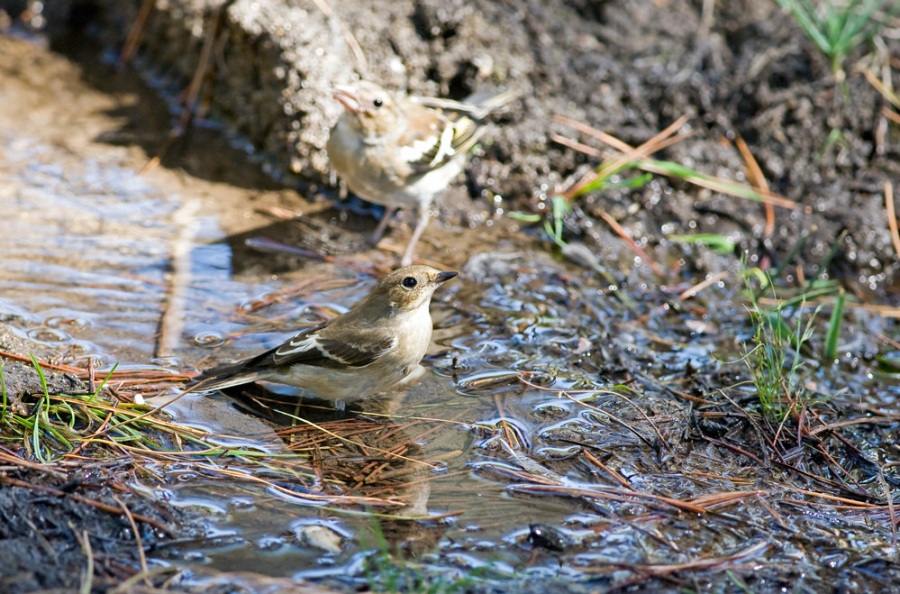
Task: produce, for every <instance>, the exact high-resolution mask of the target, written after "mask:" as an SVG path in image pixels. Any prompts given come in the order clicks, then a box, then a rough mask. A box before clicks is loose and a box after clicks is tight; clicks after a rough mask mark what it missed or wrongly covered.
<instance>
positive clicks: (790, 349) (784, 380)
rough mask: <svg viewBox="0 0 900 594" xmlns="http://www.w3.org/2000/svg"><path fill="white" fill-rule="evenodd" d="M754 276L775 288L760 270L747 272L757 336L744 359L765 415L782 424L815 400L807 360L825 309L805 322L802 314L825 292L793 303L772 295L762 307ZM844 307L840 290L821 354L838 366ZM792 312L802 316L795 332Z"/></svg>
mask: <svg viewBox="0 0 900 594" xmlns="http://www.w3.org/2000/svg"><path fill="white" fill-rule="evenodd" d="M754 272H755V273H756V274H755V276H756V278H758V279H759V280H760V281H761V282H762V285H763V287H764V288H766V287H769V288H771V283H770V282H769V278H768V276H766V275H765V273H763V272H761V271H758V270H757V269H753V270H752V271H748V272H745V273H744V274H745V281H746V282H747V284H748V293H749V294H750V306H749V308H748V309H749V313H750V321H751V323H752V324H753V336H752V338H751V339H750V341H749V345H748V346H745V347H744V357H743V360H744V362H745V364H746V365H747V368H748V370H749V371H750V375H751V377H752V379H753V384H754V386H755V387H756V392H757V395H758V396H759V404H760V407H761V409H762V412H763V413H764V414H765V415H766V416H768V417H769V418H772V419H775V420H779V421H781V420H784V419H785V418H786V417H787V416H788V415H790V414H792V413H794V412H797V411H798V410H800V409H802V408H805V407H807V406H808V405H809V404H811V403H812V401H813V399H814V396H813V391H812V390H811V389H809V388H808V387H807V385H806V382H805V377H806V372H805V368H806V367H807V366H808V365H807V359H808V355H809V354H811V353H812V352H813V349H812V344H811V343H812V340H813V337H814V335H815V322H816V318H817V316H818V314H819V311H820V310H821V309H822V305H819V306H817V307H816V308H815V310H813V313H812V314H811V315H809V316H808V317H806V318H805V319H804V316H803V311H804V308H805V305H806V304H807V303H808V302H809V301H808V299H809V298H810V297H813V296H814V295H815V296H818V295H819V294H820V293H818V292H815V293H814V292H813V291H810V292H805V293H804V294H801V295H799V296H798V297H796V298H793V299H788V300H779V299H777V298H775V296H774V291H773V299H772V300H771V301H772V303H771V305H763V304H761V303H760V299H759V298H758V294H757V292H756V291H754V290H752V289H751V288H750V287H749V285H750V277H752V276H754ZM832 292H833V289H832ZM843 305H844V295H843V292H842V291H838V297H837V299H836V301H835V304H834V309H833V310H832V315H831V317H830V319H829V323H828V328H827V330H826V336H825V340H824V344H823V348H822V353H821V354H822V356H823V358H824V359H826V360H829V359H830V360H832V361H833V360H834V357H835V356H836V353H837V341H838V338H839V336H840V327H841V319H842V316H843ZM789 312H798V313H797V314H796V321H795V322H794V324H793V327H792V325H791V317H792V316H791V315H790V313H789Z"/></svg>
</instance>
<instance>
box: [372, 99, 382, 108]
mask: <svg viewBox="0 0 900 594" xmlns="http://www.w3.org/2000/svg"><path fill="white" fill-rule="evenodd" d="M372 105H374V106H375V107H381V106H382V105H384V101H382V100H381V98H380V97H375V99H373V100H372Z"/></svg>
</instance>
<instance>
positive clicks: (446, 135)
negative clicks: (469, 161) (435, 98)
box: [397, 106, 484, 173]
mask: <svg viewBox="0 0 900 594" xmlns="http://www.w3.org/2000/svg"><path fill="white" fill-rule="evenodd" d="M415 107H418V109H411V110H409V111H410V112H411V113H410V114H409V117H410V119H411V120H415V119H417V118H420V119H423V120H424V121H426V122H427V121H429V120H431V121H432V122H431V124H430V125H429V124H422V123H421V122H415V121H413V122H412V123H411V124H410V126H409V129H408V130H407V132H406V133H405V134H403V135H401V136H400V137H399V138H398V139H397V144H398V145H399V146H402V147H405V148H404V150H403V151H402V152H401V154H400V157H401V158H402V159H403V160H404V161H405V162H406V164H407V165H408V166H409V167H410V168H411V170H412V172H413V173H427V172H428V171H432V170H434V169H438V168H440V167H441V166H442V165H444V164H445V163H447V162H448V161H450V160H452V159H454V158H455V157H457V156H460V155H465V154H466V153H467V152H469V149H471V148H472V147H473V146H475V143H476V142H478V139H479V138H480V137H481V134H482V133H483V131H484V129H483V128H482V127H481V126H480V125H479V124H478V123H477V122H476V121H475V120H473V119H472V118H470V117H469V116H467V115H466V114H465V113H464V112H461V111H454V110H436V109H435V110H428V109H425V108H422V107H420V106H415Z"/></svg>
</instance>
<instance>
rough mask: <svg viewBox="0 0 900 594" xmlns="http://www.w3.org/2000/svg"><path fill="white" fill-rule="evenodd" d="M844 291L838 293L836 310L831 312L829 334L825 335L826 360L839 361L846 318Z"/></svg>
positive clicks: (835, 304)
mask: <svg viewBox="0 0 900 594" xmlns="http://www.w3.org/2000/svg"><path fill="white" fill-rule="evenodd" d="M844 298H845V294H844V289H841V290H840V291H839V292H838V296H837V300H835V302H834V308H833V309H832V310H831V318H830V319H829V320H828V332H827V333H826V335H825V360H827V361H834V360H835V359H837V345H838V339H839V338H840V336H841V320H842V319H843V316H844Z"/></svg>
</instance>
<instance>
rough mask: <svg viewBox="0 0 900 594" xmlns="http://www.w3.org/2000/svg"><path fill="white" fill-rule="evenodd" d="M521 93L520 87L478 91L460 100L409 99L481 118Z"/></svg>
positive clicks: (435, 98)
mask: <svg viewBox="0 0 900 594" xmlns="http://www.w3.org/2000/svg"><path fill="white" fill-rule="evenodd" d="M521 95H522V89H516V88H513V89H507V90H505V91H496V90H494V91H479V92H477V93H473V94H472V95H469V96H468V97H466V98H465V99H464V100H462V101H454V100H453V99H440V98H438V97H410V99H412V100H413V101H415V102H416V103H420V104H422V105H424V106H426V107H432V108H435V109H445V110H448V111H458V112H461V113H464V114H466V115H467V116H469V117H471V118H472V119H475V120H481V119H484V118H485V117H487V115H488V114H489V113H491V112H492V111H494V110H495V109H499V108H501V107H503V106H504V105H506V104H507V103H509V102H510V101H513V100H515V99H517V98H518V97H520V96H521Z"/></svg>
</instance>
